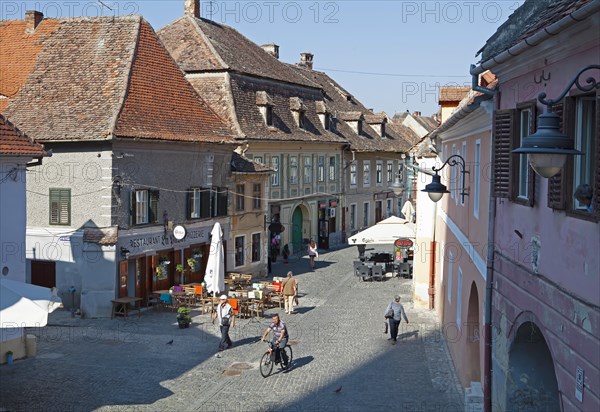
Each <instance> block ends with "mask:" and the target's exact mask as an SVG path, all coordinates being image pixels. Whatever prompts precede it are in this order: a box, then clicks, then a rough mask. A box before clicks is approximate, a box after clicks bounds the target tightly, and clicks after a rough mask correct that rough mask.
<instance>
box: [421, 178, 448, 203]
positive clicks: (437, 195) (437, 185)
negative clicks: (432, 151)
mask: <svg viewBox="0 0 600 412" xmlns="http://www.w3.org/2000/svg"><path fill="white" fill-rule="evenodd" d="M421 192H425V193H427V194H429V198H430V199H431V200H432V201H434V202H437V201H438V200H440V199H441V198H442V196H443V195H444V193H450V192H449V191H448V189H447V188H446V186H445V185H443V184H442V182H441V181H440V175H438V174H437V172H436V174H435V175H434V176H433V178H432V179H431V183H429V184H428V185H427V186H425V189H423V190H421Z"/></svg>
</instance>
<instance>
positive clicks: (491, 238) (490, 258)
mask: <svg viewBox="0 0 600 412" xmlns="http://www.w3.org/2000/svg"><path fill="white" fill-rule="evenodd" d="M492 163H493V159H492ZM493 167H494V166H493V164H492V170H494V169H493ZM493 190H494V184H493V179H491V180H490V200H489V207H488V244H487V256H486V276H485V325H484V331H483V333H484V349H483V357H484V359H483V371H484V374H483V407H484V411H485V412H492V344H493V342H492V307H493V305H492V288H493V286H494V249H495V246H494V245H495V243H494V242H495V239H496V237H495V225H494V222H495V220H496V197H495V196H494V195H493V194H494V192H493Z"/></svg>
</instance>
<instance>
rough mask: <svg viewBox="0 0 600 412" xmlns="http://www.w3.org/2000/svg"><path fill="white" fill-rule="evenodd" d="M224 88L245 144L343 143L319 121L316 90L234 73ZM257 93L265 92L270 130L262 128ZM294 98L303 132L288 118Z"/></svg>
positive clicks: (267, 127) (262, 123)
mask: <svg viewBox="0 0 600 412" xmlns="http://www.w3.org/2000/svg"><path fill="white" fill-rule="evenodd" d="M194 80H196V79H194ZM198 83H201V82H200V81H198V82H196V81H195V82H194V84H195V85H197V84H198ZM228 87H229V89H230V92H231V96H232V99H233V102H235V107H234V108H233V109H234V110H235V117H236V119H237V123H238V125H239V129H240V130H241V131H242V133H243V134H244V136H245V138H246V139H248V140H261V141H299V142H314V143H340V144H342V143H344V139H343V137H341V136H339V135H338V134H336V133H332V132H330V131H329V130H325V128H324V127H323V125H322V123H321V120H320V119H319V116H318V114H317V105H316V102H318V101H322V100H323V94H322V92H321V90H319V89H313V88H307V87H299V86H295V85H290V84H286V83H282V82H273V81H270V80H269V81H267V80H264V79H259V78H256V77H247V76H245V75H240V74H236V73H231V75H230V80H229V86H228ZM260 90H262V91H265V92H266V93H267V94H268V95H269V97H270V98H271V102H272V104H273V106H272V118H273V126H267V125H266V123H265V120H264V118H263V116H262V114H261V112H260V108H259V106H258V105H257V104H256V92H257V91H260ZM219 93H222V92H219ZM294 98H299V99H301V101H302V107H303V108H304V127H303V128H300V127H298V125H297V124H296V120H295V119H294V117H293V114H292V110H293V109H294V108H298V107H299V106H298V104H299V103H300V102H299V101H298V99H294ZM215 99H216V98H215ZM220 99H221V100H223V97H222V96H220ZM230 110H231V109H230Z"/></svg>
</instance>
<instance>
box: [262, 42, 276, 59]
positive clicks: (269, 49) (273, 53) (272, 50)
mask: <svg viewBox="0 0 600 412" xmlns="http://www.w3.org/2000/svg"><path fill="white" fill-rule="evenodd" d="M260 47H262V48H263V50H264V51H266V52H267V53H269V54H270V55H271V56H273V57H275V58H276V59H279V46H278V45H276V44H275V43H271V44H263V45H262V46H260Z"/></svg>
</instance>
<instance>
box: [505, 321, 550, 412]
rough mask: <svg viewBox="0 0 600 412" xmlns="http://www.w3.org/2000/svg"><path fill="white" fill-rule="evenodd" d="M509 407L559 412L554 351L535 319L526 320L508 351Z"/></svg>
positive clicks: (507, 392)
mask: <svg viewBox="0 0 600 412" xmlns="http://www.w3.org/2000/svg"><path fill="white" fill-rule="evenodd" d="M507 378H508V382H507V385H506V389H507V390H506V410H509V411H516V410H518V411H560V410H561V408H560V402H559V399H558V383H557V382H556V374H555V371H554V362H553V361H552V354H551V353H550V349H548V345H547V344H546V340H545V339H544V335H542V332H541V330H540V329H539V328H538V327H537V326H536V324H535V323H533V322H525V323H523V324H522V325H521V326H520V327H519V329H518V330H517V333H516V334H515V338H514V341H513V343H512V345H511V348H510V351H509V352H508V376H507Z"/></svg>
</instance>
